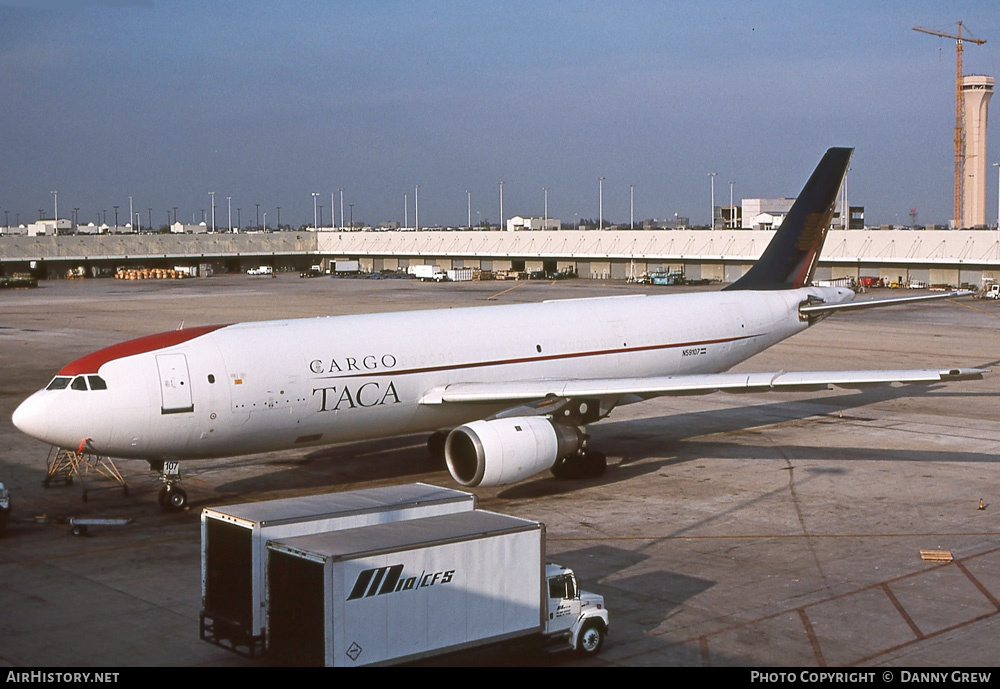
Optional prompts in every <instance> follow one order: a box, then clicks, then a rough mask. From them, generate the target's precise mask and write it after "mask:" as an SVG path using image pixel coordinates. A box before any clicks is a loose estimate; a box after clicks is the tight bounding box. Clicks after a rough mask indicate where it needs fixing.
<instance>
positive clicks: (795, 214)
mask: <svg viewBox="0 0 1000 689" xmlns="http://www.w3.org/2000/svg"><path fill="white" fill-rule="evenodd" d="M853 152H854V149H853V148H831V149H829V150H828V151H827V152H826V155H824V156H823V160H821V161H819V165H817V166H816V170H814V171H813V173H812V177H810V178H809V181H808V182H806V185H805V186H804V187H802V191H801V193H799V196H798V198H797V199H795V203H793V204H792V209H791V210H790V211H788V215H787V216H786V217H785V219H784V221H783V222H782V223H781V227H779V228H778V231H777V232H775V234H774V237H773V238H772V239H771V243H770V244H768V245H767V248H766V249H764V253H763V254H761V257H760V259H758V261H757V262H756V263H755V264H754V265H753V267H752V268H750V270H748V271H747V272H746V274H745V275H744V276H743V277H741V278H740V279H739V280H737V281H736V282H734V283H733V284H731V285H729V286H728V287H726V288H724V289H727V290H756V289H793V288H796V287H802V286H804V285H808V284H809V282H810V281H811V280H812V275H813V270H815V268H816V262H817V261H818V260H819V252H820V250H822V248H823V240H824V239H826V232H827V230H828V229H829V228H830V220H831V219H832V218H833V207H834V205H835V204H836V202H837V192H838V191H840V185H841V183H842V182H843V181H844V175H845V174H846V173H847V165H848V163H850V162H851V154H852V153H853Z"/></svg>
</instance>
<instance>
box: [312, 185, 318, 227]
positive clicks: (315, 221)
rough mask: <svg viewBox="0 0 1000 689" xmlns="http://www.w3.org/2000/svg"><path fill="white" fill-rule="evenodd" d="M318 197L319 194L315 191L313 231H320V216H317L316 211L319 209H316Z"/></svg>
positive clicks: (313, 194) (313, 195)
mask: <svg viewBox="0 0 1000 689" xmlns="http://www.w3.org/2000/svg"><path fill="white" fill-rule="evenodd" d="M318 196H319V194H318V193H317V192H315V191H314V192H313V193H312V197H313V229H314V230H318V229H319V215H318V214H317V213H318V211H317V210H316V208H317V207H316V197H318Z"/></svg>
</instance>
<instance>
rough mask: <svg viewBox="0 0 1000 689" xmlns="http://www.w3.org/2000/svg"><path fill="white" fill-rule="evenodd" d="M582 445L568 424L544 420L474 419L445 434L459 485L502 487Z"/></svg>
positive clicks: (446, 449) (447, 455)
mask: <svg viewBox="0 0 1000 689" xmlns="http://www.w3.org/2000/svg"><path fill="white" fill-rule="evenodd" d="M582 441H583V438H582V436H581V434H580V432H579V431H578V430H577V429H576V428H574V427H572V426H562V425H559V424H555V423H552V420H551V419H549V418H548V417H546V416H513V417H509V418H502V419H492V420H490V421H473V422H472V423H467V424H465V425H464V426H459V427H458V428H456V429H455V430H453V431H452V432H451V433H449V434H448V439H447V440H446V441H445V446H444V456H445V459H446V460H447V462H448V471H449V472H450V473H451V476H452V478H454V479H455V480H456V481H458V482H459V483H461V484H462V485H463V486H469V487H471V488H474V487H476V486H504V485H507V484H509V483H515V482H517V481H520V480H522V479H526V478H528V477H529V476H534V475H535V474H537V473H540V472H542V471H545V470H546V469H548V468H550V467H551V466H552V465H553V464H555V462H556V460H557V459H559V458H561V457H566V456H567V455H569V454H571V453H573V452H576V451H577V450H578V449H579V448H580V445H581V443H582Z"/></svg>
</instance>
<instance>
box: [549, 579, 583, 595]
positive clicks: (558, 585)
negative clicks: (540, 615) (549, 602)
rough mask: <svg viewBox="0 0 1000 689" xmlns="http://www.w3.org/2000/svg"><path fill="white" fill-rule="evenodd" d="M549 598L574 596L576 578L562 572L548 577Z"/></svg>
mask: <svg viewBox="0 0 1000 689" xmlns="http://www.w3.org/2000/svg"><path fill="white" fill-rule="evenodd" d="M549 598H561V599H565V600H568V599H572V598H576V579H574V578H573V576H572V575H569V574H562V575H560V576H557V577H552V578H551V579H549Z"/></svg>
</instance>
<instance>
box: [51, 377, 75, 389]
mask: <svg viewBox="0 0 1000 689" xmlns="http://www.w3.org/2000/svg"><path fill="white" fill-rule="evenodd" d="M71 380H73V379H72V378H70V377H69V376H56V377H55V378H53V379H52V382H51V383H49V385H48V387H46V388H45V389H46V390H65V389H66V386H67V385H69V382H70V381H71Z"/></svg>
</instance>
